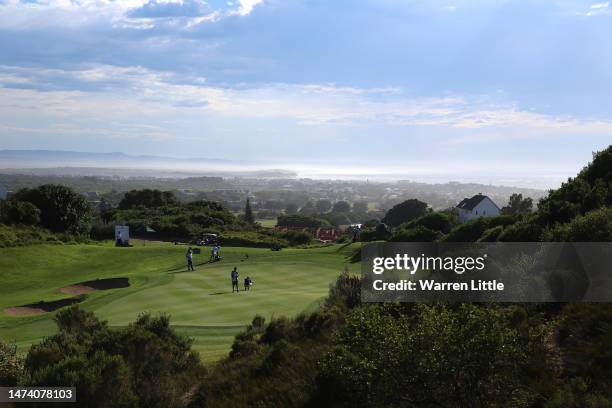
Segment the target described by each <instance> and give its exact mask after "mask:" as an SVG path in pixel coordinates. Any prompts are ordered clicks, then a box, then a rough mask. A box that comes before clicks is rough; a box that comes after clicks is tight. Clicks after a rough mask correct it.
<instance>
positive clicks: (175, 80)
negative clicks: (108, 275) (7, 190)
mask: <svg viewBox="0 0 612 408" xmlns="http://www.w3.org/2000/svg"><path fill="white" fill-rule="evenodd" d="M58 79H61V80H62V81H59V82H66V81H72V84H71V85H70V86H71V89H66V90H46V89H45V88H46V87H47V85H48V84H49V83H54V82H56V81H58ZM2 84H4V85H3V86H4V87H2ZM28 88H29V89H28ZM33 112H36V114H35V115H39V117H43V118H44V120H41V122H42V123H51V124H52V125H53V124H57V123H66V122H70V123H73V126H74V129H75V130H64V131H63V132H66V133H70V132H78V127H77V126H76V124H77V123H78V124H80V125H79V126H81V128H82V131H83V132H86V133H88V134H92V133H95V132H93V130H92V129H95V128H96V126H99V129H102V130H103V129H109V132H110V133H113V134H124V135H128V134H129V132H128V129H131V130H132V131H133V132H135V134H137V135H141V134H149V135H154V134H158V135H164V137H170V136H169V135H171V134H173V132H178V130H177V129H179V128H180V127H181V126H189V125H191V126H197V125H196V124H197V122H198V121H201V120H203V118H204V117H216V118H236V119H246V120H253V119H259V120H269V121H271V122H274V121H276V120H278V119H286V120H290V121H293V122H294V123H296V124H297V125H298V126H306V127H311V128H312V129H313V132H315V133H316V130H314V129H319V128H321V126H322V125H325V126H344V127H346V126H362V125H372V124H374V125H382V126H392V127H398V126H399V127H401V126H410V127H429V128H435V129H441V128H446V129H458V130H463V131H473V132H474V134H475V135H476V136H474V137H476V139H475V140H481V139H482V138H483V137H485V139H486V140H489V138H517V137H518V138H520V137H524V136H527V137H533V136H537V135H538V134H540V133H545V134H549V135H554V134H559V135H567V134H572V133H575V134H577V135H580V134H591V135H593V134H595V135H606V136H609V135H610V134H612V120H610V119H608V118H606V119H582V118H576V117H570V116H555V115H548V114H543V113H537V112H532V111H526V110H521V109H519V108H517V107H515V106H512V105H508V104H501V105H499V104H498V105H492V104H491V103H486V102H483V100H482V99H481V98H471V97H459V96H441V97H437V98H436V97H430V98H423V97H410V96H409V95H405V94H404V93H403V92H402V91H401V90H399V89H396V88H370V89H368V88H354V87H340V86H336V85H334V84H311V85H291V84H269V85H266V86H261V87H257V88H247V89H238V88H221V87H213V86H208V85H206V81H205V79H204V78H197V77H196V78H184V77H177V76H176V75H174V74H172V73H165V72H158V71H152V70H148V69H145V68H142V67H116V66H109V65H98V66H91V67H87V68H84V69H80V70H71V71H66V70H58V69H54V70H51V69H47V70H37V69H33V68H21V67H10V66H0V122H4V123H5V124H6V125H7V126H13V127H14V128H19V127H24V126H23V125H19V124H18V123H17V122H19V121H20V120H21V121H22V122H24V123H27V122H30V123H31V122H35V121H33V120H29V119H28V118H29V117H32V115H34V114H33ZM157 122H165V123H174V125H168V126H167V127H166V128H164V129H157V130H155V131H153V130H150V129H149V130H148V131H147V128H146V127H144V126H145V125H148V124H151V123H157ZM11 123H12V124H11ZM177 123H179V126H178V127H177V126H176V124H177ZM173 126H175V127H173ZM119 128H121V129H122V130H121V132H118V131H117V129H119ZM52 129H55V130H56V131H58V132H59V131H60V130H61V129H56V128H53V127H52ZM487 129H488V130H491V131H492V132H490V134H494V136H490V135H488V136H482V131H483V130H487ZM15 132H17V130H15ZM147 132H148V133H147ZM463 133H465V132H463ZM126 137H127V136H126ZM461 141H473V139H472V138H471V136H470V137H468V138H464V139H460V140H459V139H458V140H457V141H456V142H461Z"/></svg>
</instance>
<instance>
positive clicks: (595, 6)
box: [590, 2, 610, 10]
mask: <svg viewBox="0 0 612 408" xmlns="http://www.w3.org/2000/svg"><path fill="white" fill-rule="evenodd" d="M609 5H610V3H608V2H606V3H595V4H591V7H590V8H591V9H592V10H597V9H604V8H608V6H609Z"/></svg>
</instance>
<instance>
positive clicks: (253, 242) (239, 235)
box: [221, 231, 289, 248]
mask: <svg viewBox="0 0 612 408" xmlns="http://www.w3.org/2000/svg"><path fill="white" fill-rule="evenodd" d="M221 243H222V244H223V245H226V246H240V247H252V248H270V247H271V246H273V245H278V246H280V247H286V246H288V245H289V243H288V242H287V240H285V239H283V238H278V237H276V236H273V235H268V234H263V233H260V232H254V231H230V232H224V233H223V234H222V235H221Z"/></svg>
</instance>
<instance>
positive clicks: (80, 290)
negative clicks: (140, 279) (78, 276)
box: [60, 278, 130, 295]
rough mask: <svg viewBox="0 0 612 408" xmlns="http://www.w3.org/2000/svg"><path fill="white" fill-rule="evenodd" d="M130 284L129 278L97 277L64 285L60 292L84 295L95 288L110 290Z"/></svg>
mask: <svg viewBox="0 0 612 408" xmlns="http://www.w3.org/2000/svg"><path fill="white" fill-rule="evenodd" d="M128 286H130V282H129V280H128V278H110V279H96V280H91V281H87V282H80V283H76V284H74V285H69V286H64V287H63V288H61V289H60V292H62V293H67V294H70V295H82V294H84V293H89V292H92V291H94V290H108V289H118V288H127V287H128Z"/></svg>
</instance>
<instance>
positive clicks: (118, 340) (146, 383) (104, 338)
mask: <svg viewBox="0 0 612 408" xmlns="http://www.w3.org/2000/svg"><path fill="white" fill-rule="evenodd" d="M55 322H56V323H57V326H58V329H59V332H58V333H57V334H56V335H54V336H51V337H47V338H46V339H45V340H43V342H42V343H40V344H37V345H35V346H32V348H31V350H30V352H29V353H28V355H27V358H26V360H25V367H24V381H23V385H26V386H74V387H77V390H78V402H77V403H76V404H75V406H79V407H136V406H141V407H160V408H161V407H179V406H182V405H183V399H184V397H185V394H186V393H187V391H188V390H189V387H190V385H191V384H193V383H194V381H196V380H197V378H198V377H199V376H200V375H201V373H202V367H201V366H200V363H199V358H198V356H197V354H196V353H195V352H193V351H192V350H191V340H189V339H187V338H185V337H182V336H180V335H178V334H176V333H175V332H174V331H173V330H172V329H171V328H170V321H169V318H168V317H167V316H163V315H162V316H159V317H151V316H150V315H149V314H143V315H141V316H139V317H138V319H137V320H136V322H134V323H132V324H130V325H129V326H128V327H126V328H123V329H118V330H115V329H111V328H109V327H108V326H107V324H106V322H103V321H100V320H98V319H97V318H96V317H95V316H94V315H93V313H91V312H86V311H84V310H81V309H79V308H78V307H71V308H69V309H65V310H63V311H61V312H59V313H58V314H57V316H56V318H55Z"/></svg>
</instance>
